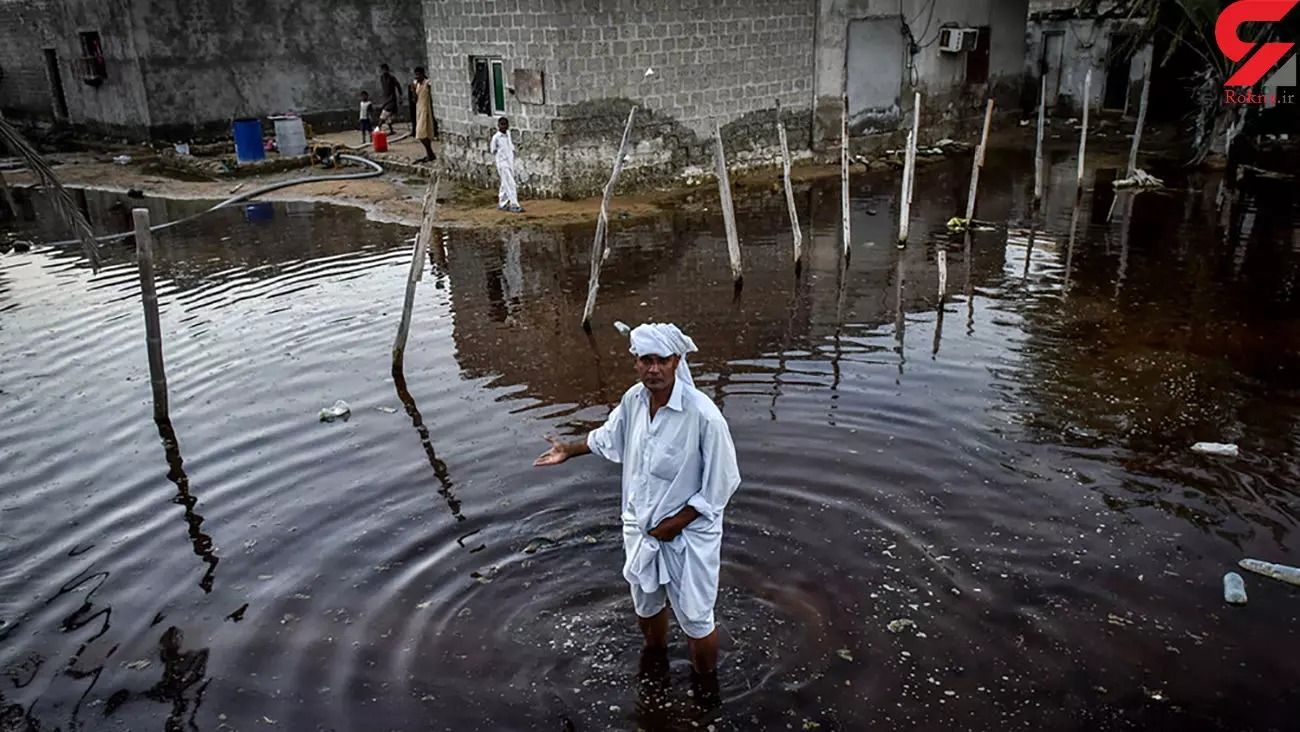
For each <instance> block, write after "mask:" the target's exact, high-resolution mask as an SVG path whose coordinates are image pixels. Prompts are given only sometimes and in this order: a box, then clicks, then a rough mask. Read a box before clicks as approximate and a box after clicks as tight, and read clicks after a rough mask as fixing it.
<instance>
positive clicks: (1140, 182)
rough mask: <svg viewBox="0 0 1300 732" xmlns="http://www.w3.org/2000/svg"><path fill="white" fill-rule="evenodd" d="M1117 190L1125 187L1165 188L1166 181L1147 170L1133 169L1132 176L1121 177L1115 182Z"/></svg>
mask: <svg viewBox="0 0 1300 732" xmlns="http://www.w3.org/2000/svg"><path fill="white" fill-rule="evenodd" d="M1113 185H1114V186H1115V190H1123V189H1125V188H1164V187H1165V182H1164V181H1162V180H1160V179H1159V178H1157V177H1155V176H1154V175H1151V174H1150V173H1148V172H1146V171H1145V170H1140V169H1139V170H1135V171H1133V175H1132V177H1129V178H1120V179H1119V180H1117V181H1115V182H1114V183H1113Z"/></svg>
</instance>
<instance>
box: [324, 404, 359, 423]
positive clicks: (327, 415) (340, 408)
mask: <svg viewBox="0 0 1300 732" xmlns="http://www.w3.org/2000/svg"><path fill="white" fill-rule="evenodd" d="M350 416H352V407H349V406H348V403H347V402H345V401H343V400H342V399H340V400H338V401H336V402H334V406H332V407H325V408H324V409H322V410H320V421H322V422H333V421H334V420H336V419H341V420H343V421H344V422H346V421H348V417H350Z"/></svg>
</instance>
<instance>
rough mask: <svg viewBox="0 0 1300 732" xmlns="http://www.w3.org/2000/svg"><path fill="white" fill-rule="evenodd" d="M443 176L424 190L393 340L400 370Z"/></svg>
mask: <svg viewBox="0 0 1300 732" xmlns="http://www.w3.org/2000/svg"><path fill="white" fill-rule="evenodd" d="M441 180H442V177H441V176H437V177H435V178H434V179H433V180H431V181H429V187H428V188H427V189H425V192H424V207H423V211H422V212H421V214H420V233H419V234H418V235H416V237H415V249H414V250H413V251H412V252H411V270H410V272H409V273H408V274H407V277H406V298H405V300H404V301H403V302H402V320H401V322H400V323H399V324H398V326H397V340H395V341H393V368H394V370H400V368H401V364H402V360H403V359H404V358H405V356H406V338H407V336H409V335H410V333H411V311H412V310H413V309H414V308H415V285H416V283H417V282H419V281H420V280H421V279H423V278H424V260H425V258H426V256H427V253H428V251H429V240H430V239H432V238H433V220H434V218H435V217H436V216H437V213H438V185H439V183H440V182H441Z"/></svg>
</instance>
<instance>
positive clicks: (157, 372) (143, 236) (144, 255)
mask: <svg viewBox="0 0 1300 732" xmlns="http://www.w3.org/2000/svg"><path fill="white" fill-rule="evenodd" d="M131 216H132V218H133V219H134V221H135V258H136V261H137V262H138V263H139V266H140V299H141V300H142V301H143V303H144V334H145V347H146V350H147V351H148V353H149V381H150V383H151V384H152V386H153V413H154V418H155V419H166V418H167V372H166V370H165V369H164V368H163V352H162V326H161V325H160V324H159V320H158V290H157V288H155V286H154V281H153V231H152V230H150V228H149V209H147V208H137V209H135V210H133V211H132V212H131Z"/></svg>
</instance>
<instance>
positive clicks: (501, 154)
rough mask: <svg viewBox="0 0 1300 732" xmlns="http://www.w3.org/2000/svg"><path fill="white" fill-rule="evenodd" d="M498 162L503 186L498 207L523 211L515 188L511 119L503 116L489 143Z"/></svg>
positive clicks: (499, 194) (516, 211) (499, 193)
mask: <svg viewBox="0 0 1300 732" xmlns="http://www.w3.org/2000/svg"><path fill="white" fill-rule="evenodd" d="M489 149H490V150H491V151H492V155H493V156H494V157H495V158H496V162H497V175H499V176H501V188H500V190H499V191H498V192H497V208H499V209H501V210H502V211H512V212H514V213H523V211H524V208H523V206H520V205H519V192H518V190H517V189H516V188H515V143H514V140H512V139H510V120H508V119H506V118H505V117H502V118H501V119H499V120H497V133H496V134H495V135H493V136H492V144H491V145H489Z"/></svg>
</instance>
